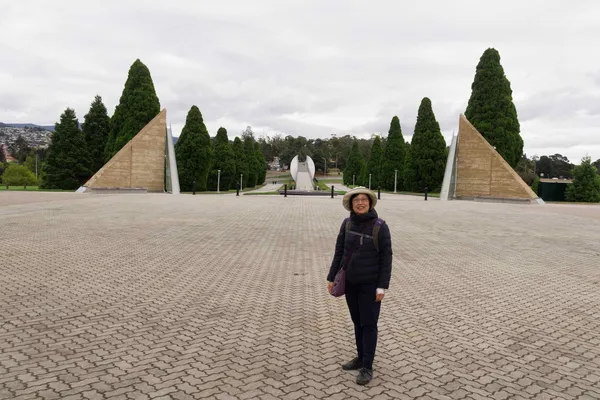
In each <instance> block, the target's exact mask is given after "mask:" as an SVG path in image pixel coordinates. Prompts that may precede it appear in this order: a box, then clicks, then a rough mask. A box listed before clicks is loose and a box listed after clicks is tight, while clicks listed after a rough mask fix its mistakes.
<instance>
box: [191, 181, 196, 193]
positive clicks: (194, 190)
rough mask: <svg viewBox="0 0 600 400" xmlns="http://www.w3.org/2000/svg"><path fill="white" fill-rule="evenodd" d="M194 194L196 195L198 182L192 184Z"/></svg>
mask: <svg viewBox="0 0 600 400" xmlns="http://www.w3.org/2000/svg"><path fill="white" fill-rule="evenodd" d="M192 194H196V181H193V182H192Z"/></svg>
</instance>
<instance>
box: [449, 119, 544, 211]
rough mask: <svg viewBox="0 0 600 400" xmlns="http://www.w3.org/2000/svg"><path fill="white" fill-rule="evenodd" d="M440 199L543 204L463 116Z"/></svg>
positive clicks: (454, 139) (452, 148) (454, 140)
mask: <svg viewBox="0 0 600 400" xmlns="http://www.w3.org/2000/svg"><path fill="white" fill-rule="evenodd" d="M440 198H441V199H442V200H452V199H469V200H488V201H518V202H536V203H542V201H541V199H539V197H538V196H537V195H536V194H535V192H534V191H533V190H531V188H530V187H529V186H528V185H527V184H526V183H525V182H524V181H523V179H521V177H520V176H519V174H517V173H516V172H515V170H514V169H512V168H511V166H510V165H509V164H508V163H507V162H506V160H504V158H503V157H502V156H501V155H500V154H499V153H498V152H497V151H496V149H495V148H494V147H493V146H492V145H491V144H490V143H489V142H488V141H487V140H486V139H485V138H484V137H483V135H481V133H479V132H478V131H477V129H475V127H474V126H473V125H472V124H471V123H470V122H469V121H468V120H467V118H466V117H465V116H464V115H462V114H461V115H460V118H459V123H458V136H457V137H454V138H453V140H452V144H451V146H450V151H449V152H448V161H447V163H446V173H445V175H444V182H443V184H442V193H441V195H440Z"/></svg>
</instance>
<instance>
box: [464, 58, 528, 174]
mask: <svg viewBox="0 0 600 400" xmlns="http://www.w3.org/2000/svg"><path fill="white" fill-rule="evenodd" d="M471 90H472V91H471V98H470V99H469V103H468V105H467V110H466V111H465V117H467V119H468V120H469V122H471V123H472V124H473V126H475V128H477V130H478V131H479V132H480V133H481V134H482V135H483V136H484V137H485V138H486V139H487V141H488V142H489V143H490V144H491V145H492V146H494V147H495V148H496V151H498V153H500V154H501V155H502V157H504V159H505V160H506V162H508V164H509V165H510V166H511V167H513V168H515V167H516V166H517V164H518V163H519V160H520V159H521V156H522V155H523V139H522V138H521V135H520V133H519V132H520V130H521V127H520V124H519V119H518V118H517V110H516V108H515V105H514V104H513V100H512V89H511V88H510V82H509V81H508V79H507V78H506V76H505V75H504V69H503V68H502V65H500V54H499V53H498V51H497V50H496V49H492V48H489V49H487V50H486V51H485V52H484V53H483V55H482V56H481V59H480V60H479V64H477V69H476V72H475V79H474V81H473V84H472V85H471Z"/></svg>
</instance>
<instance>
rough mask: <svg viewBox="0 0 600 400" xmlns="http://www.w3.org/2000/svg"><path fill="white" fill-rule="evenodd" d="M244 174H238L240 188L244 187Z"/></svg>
mask: <svg viewBox="0 0 600 400" xmlns="http://www.w3.org/2000/svg"><path fill="white" fill-rule="evenodd" d="M243 185H244V174H240V190H242V189H243V188H244V186H243Z"/></svg>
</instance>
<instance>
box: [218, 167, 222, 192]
mask: <svg viewBox="0 0 600 400" xmlns="http://www.w3.org/2000/svg"><path fill="white" fill-rule="evenodd" d="M217 193H221V170H220V169H218V170H217Z"/></svg>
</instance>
